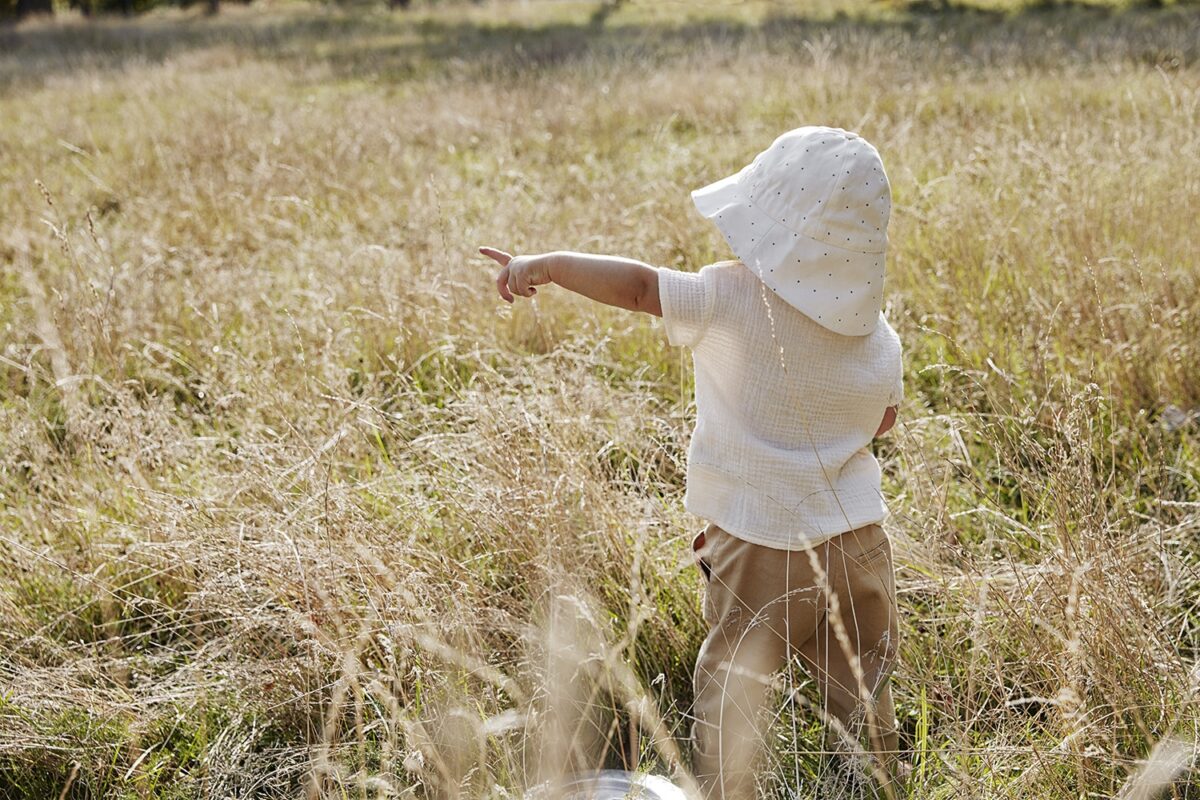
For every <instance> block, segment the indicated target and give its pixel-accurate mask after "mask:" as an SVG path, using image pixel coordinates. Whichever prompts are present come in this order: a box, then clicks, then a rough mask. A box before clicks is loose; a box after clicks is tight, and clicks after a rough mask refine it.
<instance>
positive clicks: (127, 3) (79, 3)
mask: <svg viewBox="0 0 1200 800" xmlns="http://www.w3.org/2000/svg"><path fill="white" fill-rule="evenodd" d="M222 2H226V3H230V2H233V3H238V4H248V3H249V2H250V0H0V23H3V22H13V21H16V20H19V19H23V18H25V17H28V16H31V15H35V14H51V15H52V14H54V13H55V12H56V11H61V10H64V9H70V10H75V11H78V12H80V13H82V14H83V15H84V16H93V15H97V14H122V15H125V16H130V15H133V14H141V13H143V12H146V11H149V10H150V9H153V8H164V7H170V6H175V7H179V8H187V7H189V6H198V5H203V6H204V7H205V8H206V9H207V10H208V12H209V13H212V14H216V13H218V12H219V11H220V9H221V3H222ZM379 2H381V3H384V4H386V5H387V6H388V7H389V8H392V9H400V10H403V9H407V8H409V7H411V6H413V5H414V2H413V0H379ZM438 2H439V0H416V4H417V5H421V4H424V5H431V4H437V3H438ZM444 2H446V0H442V3H444ZM467 2H481V0H467ZM621 2H622V0H604V2H603V3H601V5H603V6H613V7H615V6H618V5H620V4H621Z"/></svg>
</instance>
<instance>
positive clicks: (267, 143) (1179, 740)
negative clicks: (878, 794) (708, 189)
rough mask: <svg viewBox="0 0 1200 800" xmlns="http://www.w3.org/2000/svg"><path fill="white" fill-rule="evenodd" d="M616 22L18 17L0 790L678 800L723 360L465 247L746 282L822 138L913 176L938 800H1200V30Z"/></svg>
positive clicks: (630, 17) (781, 719)
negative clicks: (694, 546)
mask: <svg viewBox="0 0 1200 800" xmlns="http://www.w3.org/2000/svg"><path fill="white" fill-rule="evenodd" d="M597 7H598V4H597V3H581V2H548V1H543V2H525V3H519V2H518V3H500V2H494V3H486V4H483V5H478V6H476V5H455V4H442V5H439V6H436V7H419V8H416V9H415V10H413V11H412V12H409V13H407V14H396V15H389V14H388V13H386V12H385V11H383V10H382V9H373V8H368V7H348V8H332V7H314V6H302V5H292V4H286V3H285V4H274V5H255V6H251V7H248V8H234V7H226V9H225V11H224V12H223V13H222V14H221V15H219V16H218V17H215V18H204V17H201V16H199V15H198V14H192V13H184V12H164V13H156V14H151V15H147V16H145V17H142V18H138V19H133V20H97V21H84V20H80V19H72V18H70V17H65V18H59V19H58V20H56V21H53V22H30V23H26V24H23V25H22V26H20V27H16V28H8V29H0V454H2V455H0V553H2V556H0V797H4V798H45V797H60V798H66V797H70V798H100V797H104V798H109V797H122V798H125V797H127V798H147V797H154V798H183V797H214V798H216V797H221V798H224V797H295V796H308V797H329V798H344V797H364V798H365V797H370V798H377V797H378V798H382V797H413V798H420V797H447V798H459V797H461V798H511V797H516V796H519V795H520V794H521V793H522V791H524V789H525V788H526V787H528V786H531V785H534V784H536V783H537V782H538V781H540V780H543V779H545V778H547V777H552V776H553V775H555V774H557V773H559V772H561V771H562V770H564V769H567V768H582V767H589V766H598V765H607V766H610V767H625V768H629V769H643V770H651V771H655V772H659V773H663V774H671V773H672V771H676V774H682V771H685V770H686V765H687V760H688V755H687V748H686V742H685V737H686V732H687V711H688V706H689V702H690V692H691V689H690V670H691V666H692V663H693V660H694V658H695V654H696V651H697V649H698V647H699V644H700V642H701V639H702V637H703V634H704V629H703V622H702V620H701V618H700V590H701V581H700V578H699V575H698V572H697V570H696V569H695V567H694V566H693V565H692V563H691V560H690V551H689V548H688V543H689V541H690V539H691V536H692V535H693V534H694V532H695V531H696V529H697V528H698V526H699V525H700V523H699V521H698V520H696V519H694V518H691V517H689V516H688V515H687V514H686V513H685V511H684V510H683V508H682V491H683V476H684V465H685V456H686V448H687V441H688V436H689V432H690V426H691V424H692V422H693V421H694V410H695V409H694V405H692V402H691V364H690V357H689V356H688V355H687V353H686V352H683V351H680V350H678V349H673V348H670V347H668V346H667V344H666V340H665V336H664V334H663V332H662V330H661V329H660V326H659V325H658V324H657V323H656V322H654V321H652V320H651V319H650V318H648V317H635V316H633V315H630V314H627V313H624V312H620V311H616V310H613V309H606V308H602V307H599V306H596V305H592V304H588V303H587V302H586V301H584V300H582V299H579V298H576V297H571V296H568V295H567V294H566V293H565V292H562V291H555V290H554V289H553V288H547V289H545V290H543V291H542V292H540V293H539V295H538V297H537V298H536V300H534V301H532V302H529V303H519V304H517V305H516V306H512V307H510V306H508V305H506V304H504V303H503V302H501V301H500V300H499V298H498V297H496V295H495V288H494V284H493V282H492V276H493V274H494V273H493V271H492V270H491V269H490V267H489V262H485V260H484V259H482V258H481V257H479V256H478V255H477V254H476V252H475V249H476V247H477V246H478V245H480V244H492V245H496V246H499V247H502V248H506V249H510V250H512V251H517V252H534V251H543V250H553V249H575V250H584V251H591V252H612V253H619V254H623V255H628V256H632V257H636V258H640V259H642V260H645V261H647V262H649V263H652V264H656V265H659V266H667V267H675V268H680V269H688V270H694V269H698V268H699V267H700V266H701V265H703V264H706V263H710V262H713V261H717V260H722V259H725V258H727V257H729V252H728V250H727V247H726V245H725V244H724V242H723V241H722V240H721V239H720V237H719V235H718V234H717V232H716V230H715V229H713V228H712V227H711V226H710V225H709V223H707V221H706V220H704V219H702V218H701V217H700V216H699V215H698V214H696V213H695V211H694V209H693V208H692V206H691V201H690V199H689V197H688V192H689V191H690V190H691V189H693V188H696V187H699V186H701V185H704V184H706V183H708V182H710V181H712V180H715V179H717V178H720V177H723V176H725V175H727V174H729V173H731V172H733V171H735V170H736V169H738V168H740V167H741V166H742V165H743V164H744V163H746V162H747V161H748V160H749V159H750V158H751V157H753V155H754V154H755V153H757V152H758V151H759V150H760V149H762V147H764V146H766V144H768V143H769V142H770V141H771V139H773V138H774V136H775V135H776V134H778V133H779V132H782V131H784V130H787V129H789V128H792V127H795V126H797V125H801V124H808V123H819V124H831V125H838V126H842V127H845V128H848V129H853V130H857V131H858V132H860V133H861V134H863V135H864V136H865V137H867V138H868V139H869V140H871V141H873V142H874V143H875V144H876V145H877V146H878V147H879V149H880V151H881V153H882V155H883V158H884V162H885V164H887V166H888V170H889V175H890V178H891V183H892V189H893V198H894V213H893V216H892V222H891V248H890V256H889V261H888V279H887V287H886V306H885V310H886V313H887V315H888V317H889V319H890V320H891V322H892V324H893V326H894V327H896V329H897V330H898V331H899V333H900V335H901V337H902V339H903V341H904V344H905V361H906V364H905V367H906V392H907V397H906V400H905V402H904V405H903V407H902V408H901V411H900V415H899V422H898V424H897V426H896V428H895V429H894V430H893V431H892V432H891V433H889V434H888V435H887V436H885V437H883V438H881V439H879V440H877V442H876V443H875V447H876V452H877V455H878V456H879V458H880V461H881V463H882V464H883V467H884V472H885V477H884V490H885V493H886V494H887V496H888V498H889V502H890V505H891V508H892V515H891V516H890V517H889V520H888V522H887V523H886V527H887V529H888V531H889V533H890V534H891V535H892V537H893V542H894V547H895V550H896V554H897V579H898V586H899V598H900V605H901V610H902V615H903V619H902V640H903V641H902V647H901V658H900V666H899V668H898V671H897V673H896V676H895V683H894V686H895V688H894V692H895V696H896V700H897V705H898V713H899V715H900V718H901V724H902V742H903V745H904V746H905V748H907V749H908V751H909V753H908V758H909V760H910V761H911V764H912V768H913V773H912V777H911V780H910V781H909V785H908V787H907V788H906V790H905V793H904V796H905V797H909V798H922V799H924V798H981V799H982V798H1022V799H1023V800H1025V799H1030V798H1045V799H1046V800H1050V799H1051V798H1053V799H1054V800H1061V799H1062V798H1081V799H1082V798H1104V797H1118V796H1119V797H1124V798H1151V797H1174V798H1184V797H1198V796H1200V781H1194V780H1193V779H1192V778H1190V777H1189V767H1190V765H1191V763H1192V761H1193V759H1194V756H1195V753H1196V748H1197V741H1198V739H1197V737H1198V736H1200V669H1198V668H1197V661H1196V659H1197V646H1198V645H1200V609H1198V608H1197V603H1198V599H1200V571H1198V566H1200V379H1198V378H1197V367H1198V366H1200V302H1198V301H1197V296H1198V290H1200V285H1198V276H1200V248H1198V247H1197V240H1196V233H1195V231H1196V223H1197V220H1200V7H1197V6H1195V5H1174V6H1168V7H1165V8H1157V7H1148V6H1147V7H1142V6H1137V7H1120V8H1118V7H1111V6H1092V5H1076V4H1052V3H1046V4H1041V5H1037V6H1030V7H1004V8H999V9H997V8H989V7H986V6H979V7H975V8H964V7H959V6H949V7H947V8H944V9H942V10H940V11H938V12H936V13H934V12H931V11H929V10H923V9H922V8H920V7H913V8H906V7H902V6H899V5H867V4H865V3H862V2H860V1H859V0H820V2H814V3H813V4H809V5H805V6H799V5H795V4H789V3H783V2H774V3H754V2H747V3H718V2H714V1H711V0H710V1H706V2H696V3H671V2H663V3H648V2H637V1H635V2H632V3H628V4H625V5H624V6H621V7H620V8H617V9H616V10H614V11H612V13H609V14H607V15H603V14H601V15H597V14H596V9H597ZM813 697H814V696H813V693H812V690H811V686H810V685H809V684H808V683H807V682H806V681H805V679H804V676H803V674H800V673H792V674H789V675H787V676H786V677H785V678H784V679H783V680H782V681H781V692H780V696H779V702H778V712H779V713H778V718H777V724H776V725H775V727H774V728H773V733H772V753H771V759H770V764H769V765H768V769H767V771H766V773H765V774H764V779H763V791H764V792H765V793H766V794H768V795H769V796H773V797H811V796H812V788H811V787H812V779H813V777H814V775H815V774H816V772H818V771H819V770H820V769H821V760H820V758H819V756H818V752H819V751H820V750H821V740H820V736H819V727H818V726H817V725H816V724H815V719H814V716H813V712H812V703H813Z"/></svg>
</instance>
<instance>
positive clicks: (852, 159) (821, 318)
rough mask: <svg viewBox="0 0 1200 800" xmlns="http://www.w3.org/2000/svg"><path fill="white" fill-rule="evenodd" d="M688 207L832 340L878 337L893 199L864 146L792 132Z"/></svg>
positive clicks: (828, 131) (838, 132) (834, 132)
mask: <svg viewBox="0 0 1200 800" xmlns="http://www.w3.org/2000/svg"><path fill="white" fill-rule="evenodd" d="M692 200H693V201H694V202H695V203H696V208H697V209H699V211H700V213H701V214H703V215H704V216H705V217H708V218H709V219H710V220H712V221H713V223H715V224H716V226H717V228H718V229H719V230H720V231H721V234H722V235H723V236H724V237H725V240H726V241H727V242H729V246H730V247H731V248H733V252H734V254H735V255H736V256H737V257H738V258H739V259H741V260H742V262H743V263H744V264H745V265H746V266H747V267H749V268H750V269H751V270H753V271H754V273H755V274H757V275H758V277H759V278H760V279H762V282H763V283H764V284H766V285H767V287H768V288H770V289H771V290H772V291H774V292H775V293H776V294H778V295H779V296H780V297H782V298H783V299H784V300H786V301H787V302H788V303H789V304H790V305H792V306H793V307H795V308H796V309H798V310H799V311H801V312H802V313H803V314H805V315H807V316H808V317H809V318H810V319H812V320H814V321H815V322H817V323H819V324H820V325H822V326H824V327H826V328H828V329H829V330H831V331H834V332H835V333H841V334H846V335H848V336H865V335H866V334H869V333H871V332H872V331H874V330H875V325H876V323H878V321H879V317H880V310H881V307H882V304H883V303H882V299H883V262H884V256H885V253H886V250H887V225H888V216H889V215H890V213H891V208H892V198H891V188H890V186H889V185H888V179H887V174H886V173H885V172H884V171H883V161H882V160H881V159H880V158H879V151H878V150H876V149H875V147H874V146H873V145H871V143H870V142H868V141H866V140H865V139H863V138H862V137H861V136H859V135H858V134H856V133H851V132H849V131H844V130H842V129H841V128H825V127H811V126H810V127H804V128H796V129H795V130H792V131H788V132H787V133H785V134H783V135H782V136H780V137H779V138H778V139H776V140H775V141H774V142H773V143H772V144H771V146H770V147H769V148H767V149H766V150H764V151H762V152H761V153H759V154H758V155H757V156H756V157H755V159H754V161H752V162H751V163H750V164H748V165H747V166H745V167H744V168H743V169H742V170H741V171H740V172H738V173H737V174H736V175H730V176H729V177H728V178H725V179H724V180H720V181H717V182H716V183H714V184H710V185H709V186H705V187H704V188H703V189H697V190H696V191H694V192H692Z"/></svg>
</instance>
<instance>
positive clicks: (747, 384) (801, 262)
mask: <svg viewBox="0 0 1200 800" xmlns="http://www.w3.org/2000/svg"><path fill="white" fill-rule="evenodd" d="M692 198H693V200H694V202H695V204H696V207H697V208H698V209H699V211H700V213H701V214H703V215H704V216H705V217H707V218H708V219H710V220H712V221H713V223H715V224H716V226H717V228H718V229H719V230H720V232H721V234H722V235H723V236H724V237H725V239H726V241H727V242H728V243H729V246H730V247H731V248H732V249H733V252H734V254H735V255H736V256H737V257H738V260H737V261H728V262H722V263H719V264H712V265H710V266H706V267H704V268H703V269H701V270H700V271H699V272H698V273H685V272H679V271H675V270H670V269H655V268H654V267H651V266H649V265H647V264H643V263H641V262H639V261H633V260H630V259H625V258H618V257H612V256H597V255H582V254H578V253H568V252H555V253H546V254H543V255H529V256H516V257H512V256H509V255H508V254H507V253H504V252H502V251H500V250H496V249H493V248H489V247H484V248H480V252H481V253H483V254H484V255H486V256H488V257H490V258H492V259H494V260H496V261H497V262H498V263H499V264H500V265H501V267H503V269H501V270H500V274H499V275H498V276H497V278H496V286H497V288H498V289H499V292H500V296H501V297H503V298H504V299H505V300H506V301H508V302H510V303H511V302H513V298H514V296H518V295H519V296H522V297H529V296H531V295H533V294H534V293H535V292H536V291H537V289H536V288H535V287H537V286H540V285H542V284H546V283H556V284H558V285H560V286H562V287H564V288H567V289H570V290H572V291H575V292H578V293H580V294H582V295H585V296H586V297H590V298H592V299H593V300H599V301H600V302H603V303H607V304H609V305H613V306H618V307H620V308H627V309H630V310H632V311H644V312H647V313H650V314H654V315H655V316H661V317H662V319H663V322H664V325H665V328H666V333H667V338H668V341H669V342H670V343H671V344H673V345H680V346H685V347H689V348H691V350H692V354H693V359H694V364H695V378H696V407H697V414H696V428H695V431H694V433H693V435H692V441H691V446H690V449H689V452H688V471H687V490H686V495H685V499H684V504H685V506H686V508H687V509H688V510H689V511H690V512H692V513H693V514H695V515H697V516H699V517H702V518H703V519H705V520H707V521H708V523H709V524H708V526H707V527H706V528H705V529H704V530H703V531H702V532H701V533H700V534H699V535H697V537H696V539H695V540H694V541H693V548H694V550H695V551H696V556H697V560H698V562H699V564H700V567H701V569H702V571H703V573H704V575H705V580H706V582H707V583H706V586H707V589H706V591H705V600H704V618H705V621H706V622H707V623H708V625H709V626H710V630H709V633H708V636H707V637H706V638H705V640H704V644H703V645H702V646H701V649H700V655H699V657H698V659H697V663H696V670H695V675H694V680H695V708H694V714H695V721H694V724H693V728H692V745H693V762H694V763H693V767H694V772H695V774H696V777H697V779H698V781H699V783H700V786H701V788H702V789H703V790H704V792H705V794H706V795H707V796H708V797H710V798H720V800H737V799H739V798H753V797H754V795H755V767H754V764H755V759H756V757H757V756H758V755H760V752H761V750H762V737H763V733H764V731H765V726H766V724H767V722H768V720H766V719H764V717H765V715H764V713H763V712H764V710H765V704H766V703H767V701H768V700H769V698H770V689H771V686H772V676H773V674H774V673H776V672H777V671H779V670H780V669H781V668H783V667H785V666H787V665H788V663H789V659H790V658H797V659H799V661H800V662H801V663H802V664H803V665H804V666H805V668H806V669H807V671H808V672H809V673H810V674H811V675H812V677H813V678H814V680H815V682H816V684H817V687H818V688H819V690H820V693H821V697H822V702H823V712H824V714H823V716H824V717H825V722H826V730H827V733H828V737H827V738H828V740H829V742H830V743H831V744H833V745H835V746H838V749H841V750H843V751H846V750H850V751H853V750H855V749H858V750H859V752H861V749H860V737H861V736H862V734H864V733H865V734H866V740H867V741H866V744H867V748H868V749H869V751H870V752H871V753H872V754H873V758H872V759H871V763H870V767H871V772H873V774H874V776H875V778H876V779H877V781H878V782H879V783H881V784H884V785H885V786H886V787H889V788H885V792H886V794H888V795H889V796H890V795H891V794H892V790H891V788H890V780H891V775H892V773H893V771H894V763H895V762H894V755H895V753H896V750H897V735H896V725H895V716H894V712H893V708H892V698H891V694H890V692H889V690H888V678H889V675H890V673H891V670H892V667H893V665H894V662H895V656H896V647H897V619H896V617H897V612H896V600H895V585H894V579H893V570H892V553H891V546H890V544H889V542H888V538H887V536H886V535H885V534H884V531H883V529H882V528H881V527H880V523H881V522H882V521H883V520H884V518H885V517H886V516H887V506H886V505H885V503H884V500H883V497H882V495H881V493H880V470H879V464H878V462H877V461H876V459H875V457H874V455H872V453H871V451H870V449H869V447H868V445H869V444H870V442H871V439H872V438H873V437H875V436H879V435H881V434H883V433H885V432H886V431H887V430H888V429H889V428H890V427H891V426H892V424H893V423H894V421H895V416H896V411H897V406H898V404H899V402H900V401H901V399H902V383H901V378H902V365H901V350H900V340H899V337H897V335H896V333H895V331H893V330H892V328H891V327H890V326H889V325H888V323H887V321H886V320H885V319H884V317H883V314H882V312H881V300H882V297H883V277H884V255H885V250H886V246H887V224H888V217H889V214H890V210H891V192H890V188H889V185H888V180H887V176H886V174H885V173H884V169H883V164H882V162H881V160H880V157H879V153H878V151H876V149H875V148H874V147H873V146H872V145H870V144H869V143H868V142H866V141H865V140H863V139H862V138H861V137H859V136H858V135H856V134H854V133H849V132H847V131H844V130H841V129H837V128H824V127H804V128H798V129H796V130H793V131H789V132H787V133H785V134H783V135H782V136H780V137H779V138H778V139H776V140H775V141H774V142H773V143H772V144H771V146H770V147H769V148H768V149H766V150H764V151H763V152H762V153H760V154H759V155H758V156H757V157H756V158H755V159H754V161H753V162H752V163H750V164H749V165H747V166H746V167H745V168H743V169H742V170H741V171H740V172H738V173H737V174H735V175H732V176H730V177H728V178H725V179H724V180H721V181H718V182H717V183H714V184H712V185H710V186H707V187H705V188H703V189H699V190H697V191H695V192H693V193H692Z"/></svg>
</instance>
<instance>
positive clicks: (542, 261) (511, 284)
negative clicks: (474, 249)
mask: <svg viewBox="0 0 1200 800" xmlns="http://www.w3.org/2000/svg"><path fill="white" fill-rule="evenodd" d="M479 252H480V253H482V254H483V255H485V256H487V257H488V258H490V259H492V260H493V261H495V262H496V263H497V264H499V265H500V266H502V267H504V269H502V270H500V274H499V275H497V276H496V289H497V290H498V291H499V292H500V296H501V297H503V298H504V299H505V300H506V301H507V302H509V303H511V302H512V301H513V295H520V296H521V297H532V296H533V295H535V294H537V289H535V288H533V287H535V286H540V285H541V284H543V283H550V259H549V257H548V256H545V255H541V256H516V257H514V256H511V255H509V254H508V253H506V252H504V251H503V250H497V249H496V248H494V247H481V248H479Z"/></svg>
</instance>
